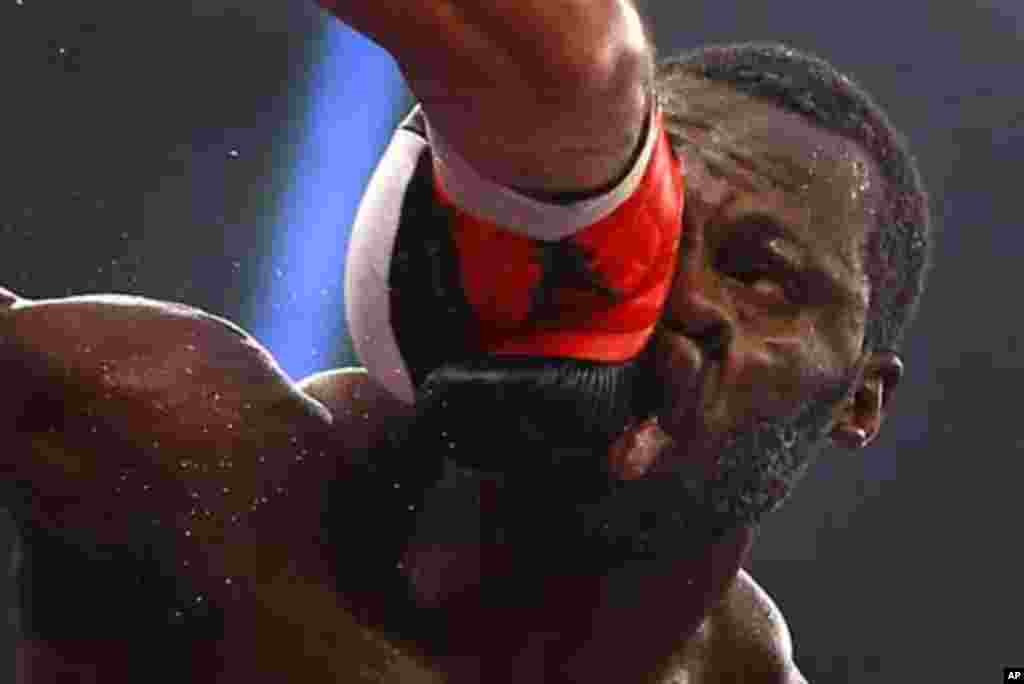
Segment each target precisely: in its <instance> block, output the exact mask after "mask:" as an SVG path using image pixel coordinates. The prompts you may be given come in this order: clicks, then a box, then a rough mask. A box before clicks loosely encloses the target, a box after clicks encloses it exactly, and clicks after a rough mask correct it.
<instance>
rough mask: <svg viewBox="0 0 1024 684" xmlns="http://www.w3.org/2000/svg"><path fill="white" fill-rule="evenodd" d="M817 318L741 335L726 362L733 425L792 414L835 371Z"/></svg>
mask: <svg viewBox="0 0 1024 684" xmlns="http://www.w3.org/2000/svg"><path fill="white" fill-rule="evenodd" d="M819 342H820V337H819V335H818V331H817V330H816V329H815V326H814V325H813V324H810V323H808V324H806V325H801V326H800V327H799V330H798V331H795V330H790V331H788V332H787V333H786V334H779V335H772V336H765V337H759V338H756V339H754V338H750V337H748V338H745V339H739V340H737V341H736V343H735V344H734V345H733V349H732V351H731V353H730V355H729V357H728V359H727V360H726V363H725V364H724V366H723V368H722V378H721V379H722V384H721V397H720V398H721V400H722V403H723V404H724V406H723V407H722V409H720V411H724V412H726V413H727V414H729V415H730V416H731V420H730V421H729V422H730V423H732V425H733V426H734V427H737V428H743V427H751V426H753V425H755V424H757V423H758V422H760V421H763V420H766V419H773V418H780V417H785V416H788V415H791V414H792V413H794V412H796V411H797V410H798V409H799V408H801V407H802V406H803V404H804V402H805V401H806V400H807V399H808V398H809V397H811V396H814V395H815V394H817V392H818V391H819V390H820V389H822V388H823V387H824V386H825V385H827V384H828V383H829V382H830V379H831V377H832V376H833V375H834V374H833V373H832V372H831V370H832V368H833V364H832V362H831V358H830V357H829V355H828V354H826V353H824V348H823V346H822V345H821V344H820V343H819Z"/></svg>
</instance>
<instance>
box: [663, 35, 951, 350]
mask: <svg viewBox="0 0 1024 684" xmlns="http://www.w3.org/2000/svg"><path fill="white" fill-rule="evenodd" d="M695 77H696V78H697V79H704V80H707V81H713V82H720V83H725V84H728V85H730V86H731V87H733V88H734V89H735V90H737V91H739V92H742V93H746V94H748V95H752V96H754V97H758V98H762V99H765V100H768V101H771V102H774V103H776V104H778V105H780V106H781V107H782V108H784V109H786V110H788V111H791V112H795V113H797V114H799V115H801V116H803V117H804V118H805V119H807V120H809V121H810V122H811V123H813V124H815V125H817V126H819V127H821V128H824V129H825V130H828V131H831V132H834V133H837V134H839V135H841V136H843V137H845V138H847V139H849V140H851V141H853V142H855V143H857V144H859V145H860V146H861V148H862V149H863V150H865V152H866V153H867V154H868V155H869V156H870V157H871V158H872V159H873V160H874V161H875V163H876V164H877V165H878V168H879V170H880V172H881V174H882V177H883V179H884V181H885V187H884V195H883V201H882V206H881V207H880V211H879V213H878V217H877V219H878V226H877V230H875V231H873V233H872V235H871V237H870V239H869V241H868V244H867V252H868V253H867V255H866V257H867V258H866V262H865V263H866V264H867V268H868V273H867V275H868V278H869V281H870V283H871V303H870V308H869V311H868V320H867V329H866V331H865V339H864V348H865V350H896V349H898V347H899V345H900V343H901V342H902V338H903V333H904V331H905V330H906V328H907V327H908V326H909V324H910V323H911V322H912V320H913V319H914V316H915V315H916V313H917V307H918V301H919V299H920V295H921V293H922V291H923V290H924V285H925V280H926V277H927V273H928V271H929V269H930V267H931V259H932V230H931V212H930V209H929V200H928V195H927V192H926V191H925V188H924V184H923V182H922V180H921V174H920V171H919V170H918V167H917V163H916V162H915V160H914V158H913V157H912V156H911V155H910V153H909V151H908V150H907V145H906V141H905V139H904V137H903V136H902V135H901V134H900V133H899V132H898V131H897V130H896V129H895V128H894V127H893V126H892V124H891V123H890V121H889V118H888V116H887V115H886V114H885V112H884V111H883V110H882V108H881V107H879V106H878V104H877V103H875V101H874V100H873V99H872V98H871V96H870V95H868V94H867V93H866V92H865V91H864V90H863V89H862V88H861V87H860V86H859V85H858V84H857V83H856V82H855V81H854V80H853V79H852V78H850V77H849V76H847V75H845V74H842V73H840V72H839V71H838V70H837V69H836V68H835V67H833V66H832V65H831V64H829V63H828V62H826V61H825V60H823V59H821V58H820V57H817V56H814V55H811V54H808V53H806V52H802V51H800V50H797V49H794V48H792V47H790V46H788V45H784V44H781V43H737V44H730V45H711V46H704V47H700V48H697V49H695V50H690V51H687V52H683V53H680V54H678V55H675V56H672V57H669V58H667V59H664V60H662V61H661V62H660V63H659V64H658V67H657V73H656V77H655V87H656V88H657V90H658V94H659V97H660V99H661V100H662V107H663V108H665V110H666V116H667V118H668V117H671V114H672V107H673V97H672V94H673V93H678V92H679V91H680V90H681V87H682V86H684V85H685V84H686V83H687V81H690V82H692V81H693V80H694V78H695ZM677 102H678V100H677Z"/></svg>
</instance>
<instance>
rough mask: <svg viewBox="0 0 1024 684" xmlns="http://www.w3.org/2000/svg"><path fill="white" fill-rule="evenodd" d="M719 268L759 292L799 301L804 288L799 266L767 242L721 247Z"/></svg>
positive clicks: (789, 300)
mask: <svg viewBox="0 0 1024 684" xmlns="http://www.w3.org/2000/svg"><path fill="white" fill-rule="evenodd" d="M715 268H716V270H717V271H718V272H719V273H721V274H723V275H725V276H727V277H728V278H731V279H732V280H734V281H736V282H738V283H741V284H742V285H744V286H747V287H749V288H750V289H751V290H753V291H754V292H756V293H757V294H759V295H763V296H769V297H772V298H776V299H785V300H786V301H788V302H791V303H797V302H799V301H800V300H801V299H802V298H803V294H804V288H803V282H802V279H801V277H800V271H799V269H798V268H797V267H796V266H795V265H794V264H791V263H790V262H789V261H788V260H787V259H786V258H785V257H784V256H782V255H781V254H779V253H777V252H775V251H773V250H771V249H770V248H768V247H767V246H765V245H756V246H751V245H749V244H746V245H738V246H732V247H726V248H723V249H722V250H720V251H719V254H718V255H717V257H716V259H715Z"/></svg>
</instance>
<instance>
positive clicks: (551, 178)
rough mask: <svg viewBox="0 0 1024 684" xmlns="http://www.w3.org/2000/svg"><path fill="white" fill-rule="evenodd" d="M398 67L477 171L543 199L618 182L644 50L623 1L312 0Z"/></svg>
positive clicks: (633, 129)
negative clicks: (372, 43)
mask: <svg viewBox="0 0 1024 684" xmlns="http://www.w3.org/2000/svg"><path fill="white" fill-rule="evenodd" d="M320 2H321V4H322V5H323V6H324V7H325V8H327V9H329V10H330V11H331V12H332V13H334V14H335V15H336V16H338V17H339V18H341V19H342V20H343V21H345V22H346V23H348V24H349V25H350V26H352V27H353V28H354V29H356V30H358V31H360V32H362V33H363V34H365V35H367V36H368V37H370V38H371V39H373V40H374V41H375V42H377V43H379V44H380V45H381V46H382V47H384V48H385V49H386V50H388V51H389V52H390V53H391V54H392V56H394V58H395V59H396V61H397V62H398V65H399V67H400V68H401V70H402V72H403V74H404V75H405V78H406V80H407V82H408V84H409V87H410V88H411V89H412V91H413V93H414V95H415V96H416V97H417V98H418V99H419V101H420V102H421V103H422V105H423V108H424V110H425V112H426V113H427V116H428V118H429V121H430V124H431V126H432V128H433V130H434V131H435V132H436V133H437V134H438V135H440V136H441V137H443V139H444V140H445V142H447V143H448V144H449V145H450V146H451V147H452V148H453V149H454V150H455V151H457V152H458V153H459V154H460V155H461V156H462V157H463V158H464V159H465V160H466V161H468V162H469V163H470V165H472V166H473V167H474V168H475V169H476V170H477V171H478V172H479V173H480V174H482V175H484V176H486V177H488V178H490V179H491V180H494V181H496V182H498V183H500V184H502V185H506V186H509V187H513V188H516V189H519V190H521V191H523V192H524V193H526V194H531V195H535V196H539V197H545V196H548V195H552V194H558V193H576V192H589V191H598V190H601V189H603V188H606V187H608V186H610V185H611V184H613V183H614V182H615V181H616V180H617V179H618V178H619V177H620V176H622V175H623V174H624V173H625V171H626V169H627V167H628V164H629V161H630V159H631V157H632V155H633V153H634V151H635V149H636V147H637V144H638V140H639V136H640V134H641V132H642V130H643V123H644V116H645V113H646V112H647V106H648V95H649V92H650V81H651V74H652V57H651V50H650V47H649V45H648V41H647V38H646V35H645V32H644V28H643V24H642V22H641V20H640V17H639V15H638V14H637V11H636V9H635V8H634V7H633V5H632V4H631V3H630V2H629V1H628V0H488V1H487V2H481V1H480V0H396V1H394V2H366V0H320Z"/></svg>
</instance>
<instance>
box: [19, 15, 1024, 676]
mask: <svg viewBox="0 0 1024 684" xmlns="http://www.w3.org/2000/svg"><path fill="white" fill-rule="evenodd" d="M644 5H645V11H646V13H647V14H648V16H649V17H650V18H651V20H652V26H653V29H654V34H655V37H656V41H657V43H658V45H659V49H660V50H661V52H662V53H663V54H668V53H670V52H672V51H673V50H675V49H679V48H683V47H687V46H692V45H696V44H699V43H702V42H724V41H733V40H755V39H756V40H783V41H786V42H790V43H792V44H793V45H794V46H796V47H800V48H805V49H809V50H811V51H814V52H818V53H820V54H822V55H823V56H825V57H826V58H828V59H829V60H831V61H833V62H834V63H835V64H836V65H837V66H839V67H840V68H841V69H843V70H845V71H847V72H849V73H850V74H851V75H852V76H854V77H855V78H857V79H858V80H860V81H861V82H862V83H863V84H864V85H865V86H866V87H867V88H868V90H870V91H871V92H872V93H873V94H874V95H875V97H876V99H878V100H879V101H880V102H882V103H883V104H885V105H886V107H887V109H888V110H889V113H890V115H891V118H892V119H893V121H894V122H895V123H896V125H897V126H898V127H900V128H901V129H902V130H903V131H905V133H906V134H907V136H908V137H909V139H910V141H911V144H912V148H913V150H914V151H915V153H916V155H917V156H918V158H919V161H920V164H921V167H922V170H923V173H924V177H925V179H926V181H927V183H928V186H929V189H930V192H931V195H932V204H933V210H934V214H935V219H936V231H937V240H938V248H937V250H936V260H937V267H936V269H935V270H934V272H933V277H932V280H931V284H930V288H929V291H928V292H927V294H926V297H925V300H924V303H923V306H922V310H921V316H920V319H919V322H918V324H917V326H916V328H915V329H914V331H913V333H912V335H911V336H910V339H909V343H908V345H907V347H906V350H905V351H906V361H907V370H908V373H907V376H906V378H905V380H904V383H903V385H902V386H901V387H900V389H899V393H898V395H897V398H896V400H895V403H894V405H893V415H892V416H891V419H890V420H889V422H888V425H887V427H886V430H885V431H884V433H883V435H882V438H881V441H880V443H879V444H878V445H876V446H875V447H873V448H871V449H869V450H867V451H866V452H864V453H859V454H850V453H847V452H840V451H835V452H832V453H829V454H828V455H827V457H826V458H825V459H824V460H823V461H822V462H819V463H818V464H817V466H816V467H815V468H814V469H812V472H811V474H810V475H809V477H808V479H807V481H806V482H805V483H804V485H803V486H802V487H801V489H799V490H798V492H797V494H796V495H795V496H794V498H793V499H792V501H791V502H790V503H789V505H788V506H787V507H785V508H784V509H783V510H781V511H780V512H779V513H777V514H776V515H774V516H773V517H771V518H770V519H769V520H768V521H767V523H766V524H765V525H764V527H763V531H762V533H761V538H760V542H759V544H758V546H757V548H756V551H755V556H754V560H753V562H752V570H753V573H754V575H755V577H757V578H758V579H759V580H760V581H761V583H762V584H763V585H764V586H765V587H766V588H767V589H768V591H769V592H770V593H771V594H772V595H773V596H774V597H775V598H776V600H777V601H778V603H779V604H780V606H781V608H782V610H783V612H784V613H785V614H786V616H787V618H788V620H789V624H790V627H791V629H792V632H793V634H794V640H795V644H796V653H797V656H798V662H799V664H800V666H801V668H802V670H803V671H804V673H805V675H807V677H808V678H809V679H810V680H811V681H812V682H814V683H815V684H841V683H844V682H857V683H858V684H874V683H879V684H881V683H890V682H892V683H895V682H911V681H912V682H964V683H970V684H973V683H974V682H978V683H984V682H989V681H1000V680H999V679H998V678H1000V677H1001V674H1002V667H1003V666H1004V665H1010V664H1013V665H1020V664H1021V663H1024V590H1022V589H1021V587H1020V586H1019V584H1018V582H1019V578H1020V576H1021V574H1022V569H1024V562H1022V547H1024V542H1022V539H1021V519H1022V507H1021V500H1022V496H1021V495H1022V493H1024V478H1022V475H1024V466H1022V463H1021V459H1022V456H1024V436H1022V435H1021V434H1020V426H1021V424H1022V423H1021V422H1018V420H1019V416H1018V413H1019V411H1020V404H1019V401H1018V399H1019V397H1020V389H1019V388H1020V387H1021V384H1022V380H1024V374H1022V369H1024V357H1022V355H1021V353H1020V351H1019V350H1018V344H1021V343H1022V342H1024V340H1022V335H1024V325H1022V324H1021V320H1020V308H1021V307H1020V304H1019V298H1020V294H1021V292H1022V288H1021V284H1020V278H1019V273H1020V268H1021V261H1020V260H1021V257H1022V256H1024V249H1022V244H1024V237H1022V235H1021V226H1020V221H1019V215H1020V214H1019V201H1020V194H1021V190H1020V184H1021V180H1020V178H1021V174H1020V165H1021V159H1022V158H1024V86H1022V82H1024V81H1022V75H1021V72H1022V67H1024V59H1022V57H1024V49H1022V47H1021V43H1020V41H1021V38H1022V33H1024V4H1022V3H1020V2H1019V1H1018V0H998V1H997V0H991V1H990V2H976V3H973V4H968V3H964V2H949V3H941V2H927V1H926V0H904V1H903V2H898V1H894V0H887V1H882V0H860V1H859V2H832V3H827V2H803V1H797V0H786V1H781V2H774V3H754V2H746V3H744V2H738V1H736V0H719V1H718V2H714V3H698V2H658V1H657V0H648V1H647V2H645V3H644ZM321 18H322V17H321V15H320V14H319V12H318V10H316V9H315V8H314V7H313V6H312V4H311V3H309V2H305V1H302V0H299V1H295V0H291V1H289V0H260V1H259V2H248V3H242V2H241V0H204V2H202V3H200V2H195V3H190V2H161V3H142V2H139V3H129V2H123V1H116V2H115V1H114V0H96V1H90V0H80V1H78V2H72V0H58V1H54V0H22V3H21V4H19V2H18V1H17V0H2V4H0V123H2V126H0V284H3V285H5V286H7V287H10V288H12V289H15V290H16V291H19V292H20V293H22V294H24V295H26V296H30V297H49V296H62V295H65V294H69V293H81V292H91V291H118V292H131V293H137V294H145V295H148V296H152V297H158V298H166V299H175V300H180V301H184V302H187V303H190V304H193V305H196V306H200V307H203V308H206V309H209V310H211V311H213V312H215V313H218V314H222V315H225V316H227V317H229V318H233V319H236V320H241V321H243V322H244V321H245V320H247V318H248V317H249V316H251V315H252V313H253V311H252V309H253V307H254V306H256V303H255V300H254V295H253V292H254V291H255V289H256V285H257V284H258V283H260V282H261V281H266V280H269V279H271V278H273V277H274V275H273V274H272V272H271V270H272V267H271V266H270V265H269V262H268V261H267V259H266V258H265V251H266V248H267V245H268V244H269V241H270V231H271V230H272V227H273V219H274V211H275V202H276V201H277V198H279V196H280V194H281V193H282V192H283V188H284V187H285V186H286V184H287V182H288V179H287V177H286V176H287V174H288V169H289V168H290V164H289V159H290V155H292V154H293V152H294V148H295V146H296V145H297V144H298V143H299V140H300V138H301V133H302V131H301V126H297V125H296V123H295V122H296V120H297V118H299V117H301V116H302V114H303V110H302V105H301V104H300V103H299V101H298V98H297V97H296V93H295V88H296V87H297V85H296V84H297V83H299V82H301V79H302V75H303V74H304V73H306V72H307V71H308V70H309V69H310V68H311V66H312V64H313V62H314V60H315V58H316V54H317V53H316V49H315V46H316V44H317V41H318V40H319V38H320V36H321V34H322V28H321ZM62 50H63V51H62ZM359 97H360V94H359V93H358V92H354V93H342V94H340V96H339V97H338V98H337V101H338V103H339V107H342V108H343V107H344V106H346V105H345V103H346V102H347V103H350V106H356V105H357V103H358V102H359ZM356 134H358V132H356ZM232 150H235V151H236V152H232ZM344 228H345V227H344V226H342V227H340V228H339V230H342V229H344ZM340 267H341V265H340V264H339V268H340ZM346 361H347V359H346V358H345V356H344V353H343V352H335V353H334V355H333V356H332V355H327V356H326V357H325V358H324V359H323V363H324V367H329V366H332V365H339V364H343V363H345V362H346ZM0 448H3V447H2V446H0ZM3 528H4V531H3V533H2V534H0V541H3V542H4V545H3V548H0V551H3V549H4V548H7V547H8V546H9V544H10V539H11V535H13V530H11V529H10V526H9V524H5V525H4V526H3ZM77 579H79V578H69V581H76V580H77ZM12 603H13V596H12V593H11V587H10V586H9V585H6V584H5V585H0V604H3V605H12ZM0 627H2V625H0ZM0 633H2V634H3V635H4V636H3V639H2V640H0V646H2V648H0V681H10V680H12V679H13V676H12V675H11V674H10V673H12V672H13V664H12V660H11V659H10V652H11V647H10V639H11V638H12V633H11V632H10V630H2V629H0Z"/></svg>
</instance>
